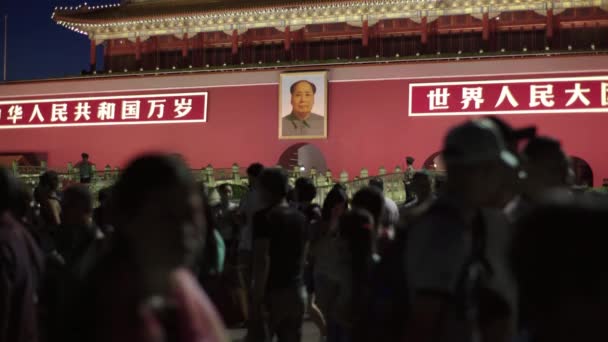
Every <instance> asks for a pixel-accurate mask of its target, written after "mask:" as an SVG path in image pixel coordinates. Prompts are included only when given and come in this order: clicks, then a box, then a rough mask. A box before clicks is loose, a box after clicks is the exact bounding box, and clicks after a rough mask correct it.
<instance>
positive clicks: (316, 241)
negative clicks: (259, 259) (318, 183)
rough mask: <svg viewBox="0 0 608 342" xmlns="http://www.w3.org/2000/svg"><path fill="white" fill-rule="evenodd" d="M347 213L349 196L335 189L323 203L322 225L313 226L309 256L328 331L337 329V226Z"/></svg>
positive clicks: (318, 303) (338, 266) (316, 297)
mask: <svg viewBox="0 0 608 342" xmlns="http://www.w3.org/2000/svg"><path fill="white" fill-rule="evenodd" d="M347 210H348V196H347V195H346V192H344V191H343V190H342V189H340V188H333V189H332V190H330V191H329V193H328V194H327V197H325V201H323V208H322V210H321V221H319V222H317V223H316V224H314V225H313V226H312V229H311V230H312V231H311V242H310V248H309V249H310V254H311V256H312V259H313V262H314V269H313V279H314V285H315V302H316V303H317V305H318V306H319V309H320V310H321V312H322V313H323V317H324V319H325V322H326V327H327V328H329V329H335V327H336V324H337V323H336V317H335V315H334V313H332V312H330V311H331V309H332V308H331V303H332V302H333V300H334V298H335V296H336V285H335V284H336V282H337V278H336V276H337V274H338V273H339V271H338V269H339V268H340V265H339V264H338V260H337V259H338V257H337V256H336V244H337V242H338V239H339V232H338V223H339V222H340V218H341V217H342V215H344V213H346V211H347Z"/></svg>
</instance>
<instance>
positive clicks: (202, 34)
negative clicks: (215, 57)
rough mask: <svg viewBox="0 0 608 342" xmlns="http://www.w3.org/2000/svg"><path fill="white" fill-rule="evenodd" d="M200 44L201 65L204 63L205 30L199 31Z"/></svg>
mask: <svg viewBox="0 0 608 342" xmlns="http://www.w3.org/2000/svg"><path fill="white" fill-rule="evenodd" d="M200 40H201V41H200V44H201V65H205V61H206V58H205V32H201V38H200Z"/></svg>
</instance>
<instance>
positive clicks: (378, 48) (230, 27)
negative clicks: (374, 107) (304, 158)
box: [53, 0, 608, 71]
mask: <svg viewBox="0 0 608 342" xmlns="http://www.w3.org/2000/svg"><path fill="white" fill-rule="evenodd" d="M53 19H54V20H55V21H56V22H57V23H58V24H60V25H63V26H65V27H66V28H69V29H71V30H74V31H76V32H79V33H81V34H85V35H87V36H88V37H89V38H90V40H91V68H92V70H94V69H95V68H96V64H97V61H96V57H95V50H96V46H98V45H100V44H103V46H104V58H105V60H104V69H105V71H109V70H112V69H113V70H115V71H118V70H120V71H123V70H125V69H126V70H130V71H135V70H140V69H143V70H154V69H155V68H159V69H170V68H174V67H175V68H188V67H190V66H192V67H194V68H205V67H208V66H211V67H214V66H223V65H224V64H226V65H245V66H251V65H257V64H270V63H273V64H274V63H283V64H285V63H303V62H315V63H319V62H320V63H325V62H332V63H345V62H346V61H351V62H352V61H359V60H360V61H364V60H366V59H369V58H371V59H376V58H379V59H386V58H392V59H394V58H408V57H410V58H411V57H413V56H417V55H420V56H424V55H433V56H437V55H441V56H446V55H447V56H458V55H459V54H462V55H470V54H484V55H485V56H488V55H492V54H501V53H505V54H509V53H534V52H546V51H548V50H550V51H552V52H565V53H568V52H570V51H571V52H577V51H587V52H590V51H592V50H601V49H606V48H608V0H585V1H537V0H443V1H429V0H417V1H413V0H376V1H294V0H282V1H276V0H259V1H239V0H227V1H206V0H174V1H162V0H131V1H123V2H122V3H120V4H115V5H106V6H98V7H88V6H86V5H82V6H78V7H75V8H62V7H58V8H56V9H55V12H54V13H53Z"/></svg>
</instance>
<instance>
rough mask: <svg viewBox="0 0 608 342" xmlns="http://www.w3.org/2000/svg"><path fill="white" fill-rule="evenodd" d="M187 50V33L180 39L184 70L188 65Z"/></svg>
mask: <svg viewBox="0 0 608 342" xmlns="http://www.w3.org/2000/svg"><path fill="white" fill-rule="evenodd" d="M188 48H189V41H188V33H187V32H186V33H184V36H183V37H182V68H185V67H186V66H187V65H188V64H189V61H188Z"/></svg>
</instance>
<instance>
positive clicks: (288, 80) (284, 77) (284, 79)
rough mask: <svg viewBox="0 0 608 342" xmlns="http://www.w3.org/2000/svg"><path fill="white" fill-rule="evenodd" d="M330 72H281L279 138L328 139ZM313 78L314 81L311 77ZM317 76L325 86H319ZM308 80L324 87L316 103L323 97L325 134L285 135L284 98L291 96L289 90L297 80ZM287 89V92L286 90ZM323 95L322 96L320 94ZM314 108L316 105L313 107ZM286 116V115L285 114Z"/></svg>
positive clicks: (316, 97)
mask: <svg viewBox="0 0 608 342" xmlns="http://www.w3.org/2000/svg"><path fill="white" fill-rule="evenodd" d="M328 74H329V72H328V71H327V70H322V71H306V72H286V73H282V74H280V79H279V106H278V107H279V116H278V117H279V139H280V140H294V139H300V140H304V139H327V116H328V112H327V109H328V105H327V99H328V96H327V94H328V92H329V91H328ZM311 78H313V80H314V81H311V80H310V79H311ZM316 78H319V81H321V82H323V87H319V85H320V84H318V83H317V82H316ZM303 79H304V80H306V81H309V82H312V83H314V84H315V86H316V87H317V89H323V92H324V93H323V94H319V92H318V91H317V93H316V94H315V103H316V102H317V101H318V100H319V99H321V100H322V101H323V104H322V106H321V108H322V109H323V112H324V113H323V134H321V135H283V117H284V115H283V114H284V110H283V99H284V98H285V97H288V98H291V94H290V92H289V87H291V85H292V84H293V83H295V82H298V81H301V80H303ZM285 91H286V94H284V92H285ZM319 95H321V96H319ZM313 108H314V107H313ZM285 116H286V115H285Z"/></svg>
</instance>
